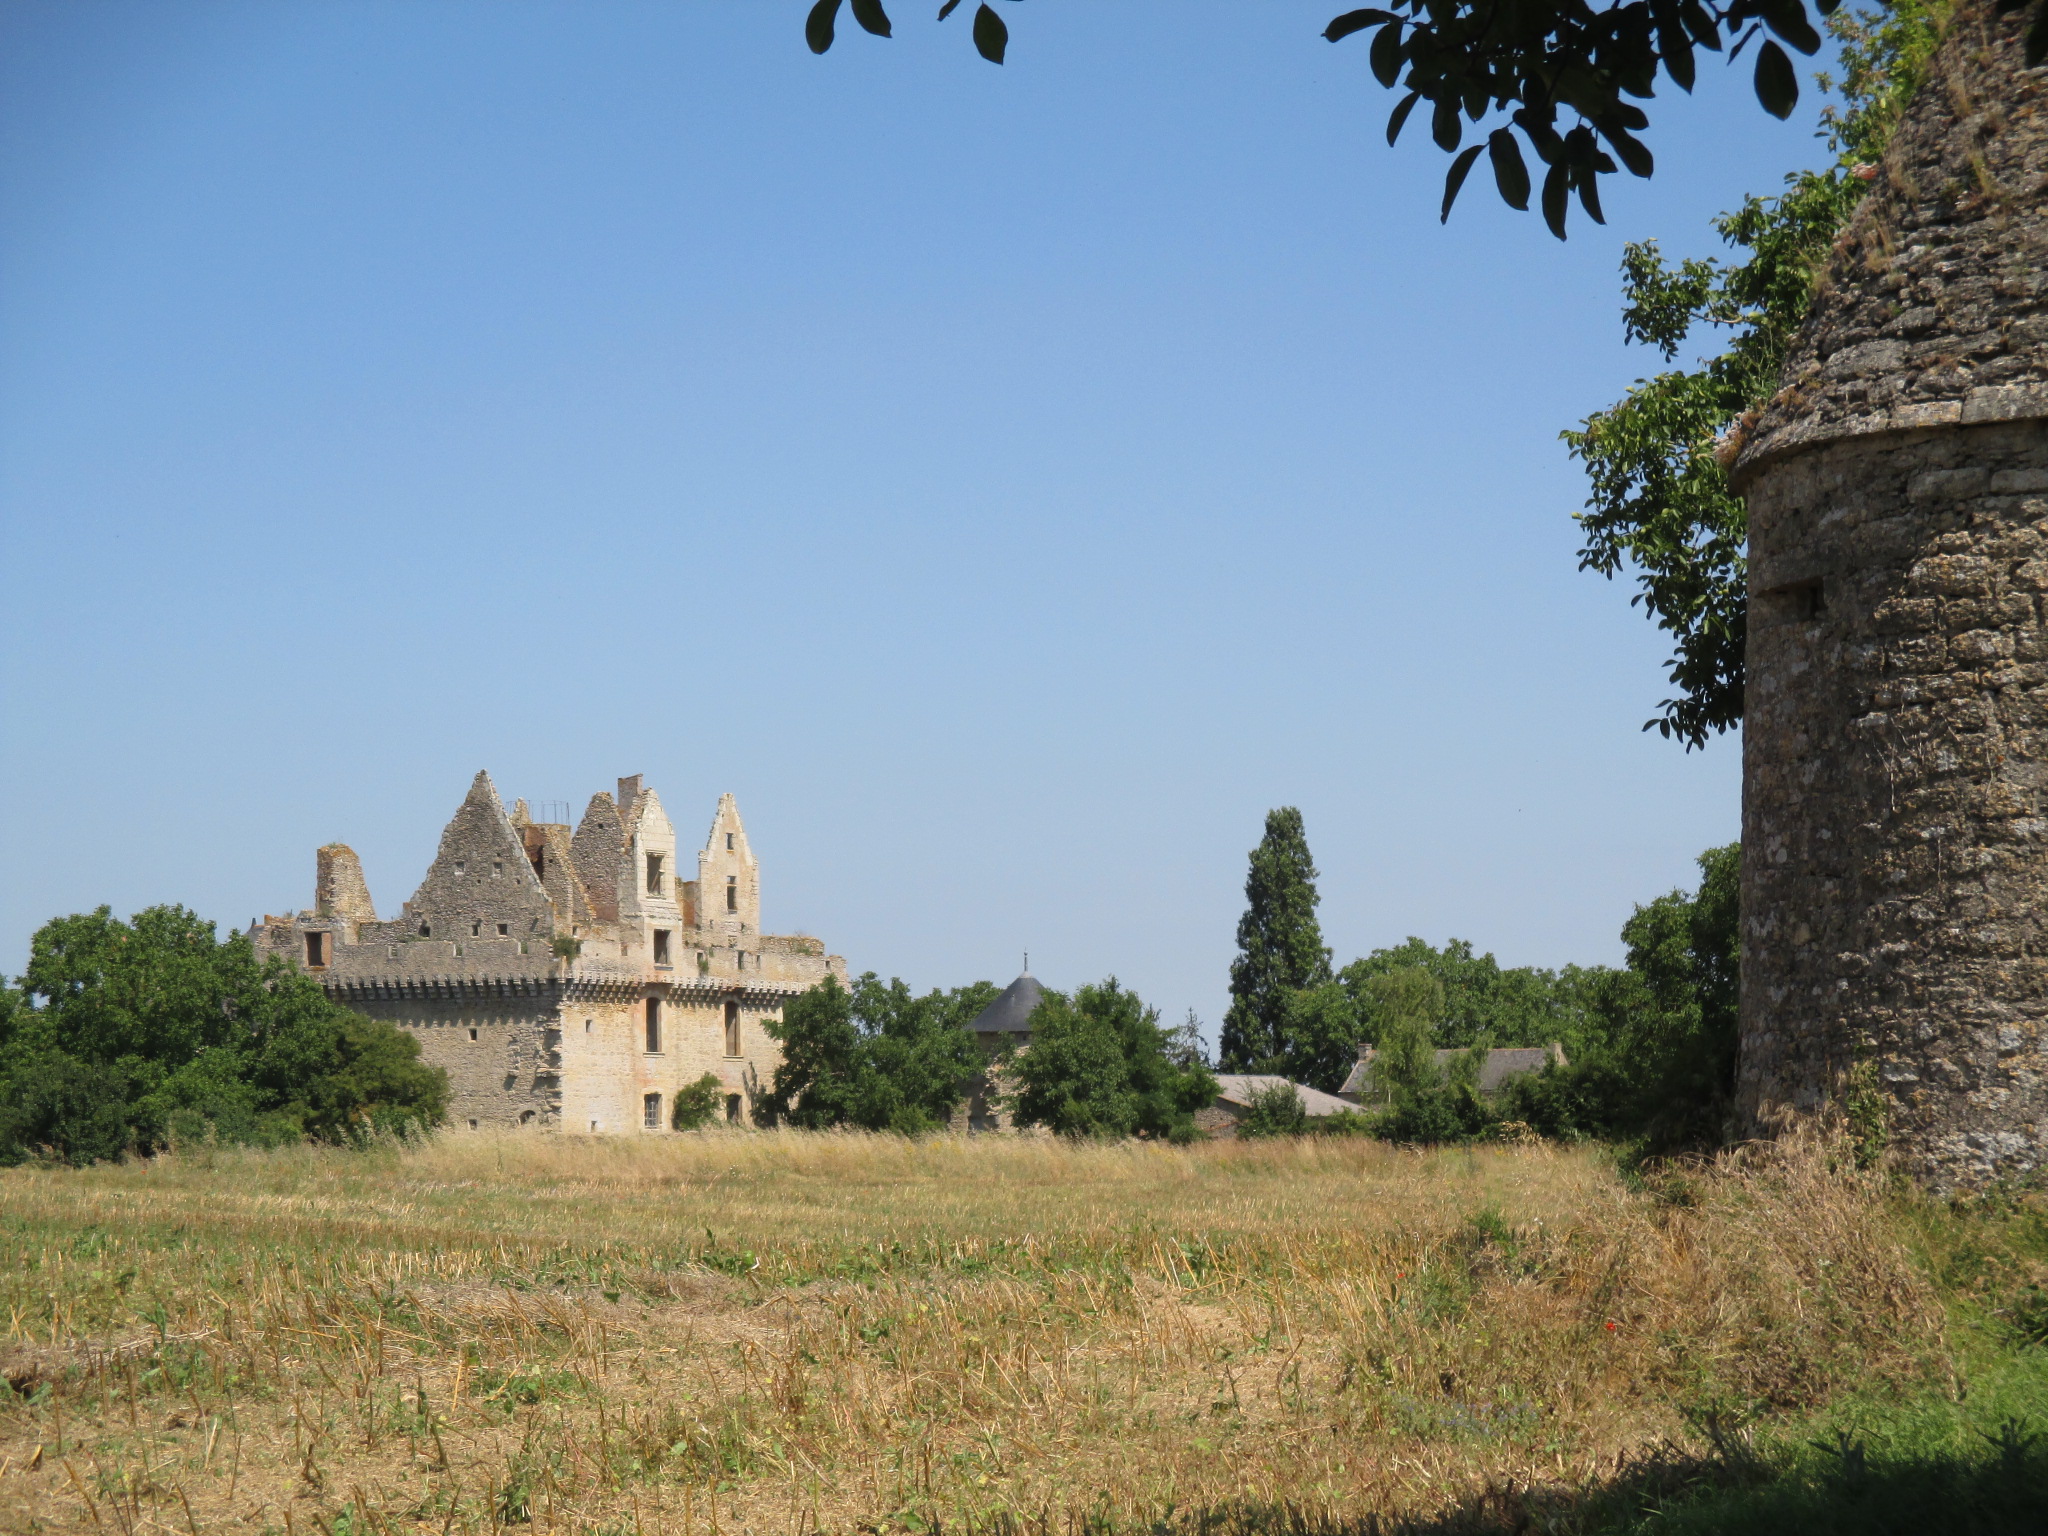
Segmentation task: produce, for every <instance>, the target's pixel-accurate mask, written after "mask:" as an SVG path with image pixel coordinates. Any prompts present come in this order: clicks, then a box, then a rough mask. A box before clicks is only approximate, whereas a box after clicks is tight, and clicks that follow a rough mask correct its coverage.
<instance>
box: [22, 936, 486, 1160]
mask: <svg viewBox="0 0 2048 1536" xmlns="http://www.w3.org/2000/svg"><path fill="white" fill-rule="evenodd" d="M24 994H25V996H24ZM9 996H10V999H11V1000H9V1001H6V1002H5V1003H4V1005H0V1160H8V1161H19V1160H20V1159H22V1158H24V1157H28V1156H33V1155H36V1154H38V1153H47V1154H50V1155H54V1156H57V1157H60V1158H62V1159H64V1160H66V1161H69V1162H74V1163H82V1162H91V1161H94V1160H96V1159H101V1158H107V1157H113V1156H118V1155H119V1154H121V1153H122V1152H126V1151H134V1152H150V1151H154V1150H156V1149H158V1148H160V1147H162V1146H164V1145H166V1144H167V1143H168V1142H169V1141H171V1140H172V1139H174V1138H180V1137H184V1138H195V1139H196V1138H202V1137H209V1136H210V1137H213V1138H215V1139H218V1140H222V1141H230V1142H256V1143H275V1142H280V1141H285V1140H295V1139H297V1138H300V1137H303V1136H312V1137H315V1138H317V1139H319V1140H323V1141H334V1142H340V1141H353V1140H358V1139H360V1138H362V1137H364V1136H366V1135H368V1134H371V1133H373V1132H375V1131H379V1130H389V1131H394V1132H401V1133H402V1132H407V1131H411V1130H416V1129H421V1128H424V1127H426V1126H430V1125H434V1124H437V1123H438V1122H439V1121H440V1119H441V1117H442V1115H443V1114H444V1113H445V1112H446V1109H447V1096H448V1085H447V1077H446V1074H444V1073H443V1072H441V1071H440V1069H439V1068H432V1067H427V1066H423V1065H422V1064H421V1063H420V1060H419V1042H417V1041H416V1040H414V1039H413V1038H412V1037H411V1036H409V1035H407V1034H405V1033H403V1032H402V1031H400V1030H398V1029H396V1028H394V1027H393V1026H391V1025H389V1024H385V1023H381V1022H378V1021H376V1020H371V1019H366V1018H362V1017H360V1016H359V1015H356V1014H352V1013H350V1012H348V1011H347V1010H346V1009H343V1008H340V1007H338V1006H336V1005H335V1004H334V1003H332V1002H330V1001H328V999H327V997H326V995H325V994H324V993H323V992H322V991H321V990H320V987H319V984H318V983H317V982H315V981H313V980H312V979H311V978H309V977H307V976H304V975H302V974H300V973H299V972H298V971H296V970H294V969H292V968H291V967H290V966H288V965H286V964H285V963H284V962H282V961H280V960H276V959H272V960H269V961H259V960H258V959H257V958H256V954H255V951H254V950H253V949H252V948H251V947H250V945H249V941H248V939H247V938H246V937H244V936H243V935H241V934H231V935H230V936H229V937H228V938H226V939H224V940H220V941H218V942H216V940H215V938H214V929H213V925H212V924H211V923H208V922H204V921H202V920H201V919H200V918H198V917H195V916H194V915H193V914H192V913H190V912H188V911H186V910H185V909H184V908H182V907H151V908H149V909H148V910H146V911H143V912H138V913H136V914H135V916H134V918H133V919H132V920H130V921H129V922H126V923H123V922H121V921H119V920H118V919H116V918H115V917H114V916H113V915H112V914H111V913H110V912H109V911H108V909H107V908H105V907H101V908H100V909H99V910H98V911H96V912H92V913H85V914H78V915H74V916H71V917H62V918H57V919H55V920H54V921H52V922H49V923H46V924H45V925H44V926H43V927H42V928H41V929H40V930H39V931H38V932H37V934H36V935H35V938H34V940H33V941H32V943H31V946H30V953H29V964H28V970H27V971H26V973H24V975H23V977H22V993H21V994H10V995H9Z"/></svg>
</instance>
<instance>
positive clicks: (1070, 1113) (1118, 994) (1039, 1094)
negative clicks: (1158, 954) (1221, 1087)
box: [1010, 976, 1216, 1141]
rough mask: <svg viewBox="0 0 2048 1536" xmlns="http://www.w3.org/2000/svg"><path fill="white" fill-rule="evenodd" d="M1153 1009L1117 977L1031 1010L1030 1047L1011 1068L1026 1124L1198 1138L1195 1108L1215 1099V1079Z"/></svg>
mask: <svg viewBox="0 0 2048 1536" xmlns="http://www.w3.org/2000/svg"><path fill="white" fill-rule="evenodd" d="M1178 1033H1179V1032H1178V1031H1173V1032H1169V1031H1167V1030H1164V1029H1161V1028H1160V1027H1159V1011H1158V1010H1157V1009H1156V1008H1148V1007H1146V1006H1145V1004H1144V1002H1143V1001H1142V1000H1141V999H1140V998H1139V997H1138V996H1137V994H1136V993H1133V992H1127V991H1125V990H1124V989H1123V987H1122V986H1120V985H1119V984H1118V982H1117V979H1116V978H1115V977H1114V976H1112V977H1110V978H1109V979H1108V980H1107V981H1105V982H1103V983H1102V984H1101V985H1100V986H1093V987H1082V988H1080V989H1079V990H1078V991H1076V992H1075V993H1074V995H1073V996H1072V997H1071V998H1069V997H1068V996H1067V995H1066V994H1064V993H1061V992H1050V991H1049V992H1047V993H1046V994H1045V999H1044V1001H1043V1002H1041V1003H1040V1004H1039V1005H1038V1008H1037V1009H1036V1011H1034V1012H1033V1013H1032V1015H1031V1044H1030V1047H1029V1048H1028V1049H1027V1050H1025V1051H1024V1052H1023V1053H1022V1054H1021V1055H1020V1056H1018V1057H1017V1058H1016V1061H1015V1063H1014V1064H1013V1065H1012V1067H1011V1069H1010V1071H1011V1075H1012V1077H1013V1078H1014V1080H1015V1082H1016V1084H1017V1087H1016V1091H1015V1092H1014V1093H1013V1094H1012V1095H1011V1099H1010V1108H1011V1112H1012V1113H1013V1114H1014V1115H1015V1117H1016V1120H1017V1123H1018V1124H1019V1125H1042V1126H1045V1127H1047V1128H1048V1129H1050V1130H1054V1131H1057V1132H1059V1133H1060V1134H1061V1135H1063V1136H1159V1137H1166V1138H1169V1139H1172V1140H1175V1141H1185V1140H1189V1139H1191V1138H1192V1137H1193V1136H1194V1135H1195V1122H1194V1114H1195V1111H1196V1110H1198V1109H1202V1108H1204V1107H1206V1106H1207V1105H1209V1104H1211V1103H1213V1102H1214V1101H1215V1098H1216V1079H1215V1078H1214V1077H1212V1076H1211V1075H1210V1073H1209V1069H1208V1068H1207V1067H1205V1066H1203V1065H1202V1063H1201V1061H1200V1060H1199V1059H1189V1056H1188V1053H1187V1052H1186V1050H1185V1049H1184V1048H1177V1042H1176V1036H1177V1034H1178Z"/></svg>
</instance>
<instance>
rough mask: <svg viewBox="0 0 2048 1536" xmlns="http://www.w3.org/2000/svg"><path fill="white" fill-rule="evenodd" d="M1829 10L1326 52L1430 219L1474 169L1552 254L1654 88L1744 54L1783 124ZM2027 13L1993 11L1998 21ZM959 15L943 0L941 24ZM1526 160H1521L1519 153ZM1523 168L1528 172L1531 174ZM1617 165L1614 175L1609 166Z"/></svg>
mask: <svg viewBox="0 0 2048 1536" xmlns="http://www.w3.org/2000/svg"><path fill="white" fill-rule="evenodd" d="M1840 3H1841V0H1814V3H1813V6H1812V7H1811V8H1810V9H1809V7H1808V6H1807V5H1806V4H1805V3H1803V0H1728V3H1726V4H1724V3H1722V0H1610V3H1608V4H1606V5H1603V6H1596V5H1592V4H1589V3H1587V0H1388V3H1387V4H1386V5H1385V6H1384V7H1380V6H1368V7H1364V8H1362V9H1358V10H1350V11H1346V12H1344V13H1343V14H1342V15H1340V16H1337V17H1335V18H1333V19H1332V20H1331V21H1330V23H1329V25H1327V26H1326V27H1325V28H1324V29H1323V36H1324V37H1325V38H1327V39H1328V40H1329V41H1331V42H1333V43H1335V42H1342V41H1343V40H1344V39H1346V38H1350V37H1362V36H1364V35H1366V34H1370V36H1371V43H1370V45H1369V46H1368V47H1367V49H1366V64H1367V67H1368V68H1369V69H1370V70H1371V71H1372V75H1373V78H1374V79H1375V80H1377V81H1378V82H1379V83H1380V84H1381V85H1383V86H1385V87H1387V88H1388V89H1390V90H1399V91H1400V92H1401V96H1400V99H1399V101H1398V102H1396V104H1395V106H1394V109H1393V112H1392V113H1391V114H1390V115H1389V117H1388V119H1387V142H1388V143H1389V144H1392V143H1393V142H1394V141H1395V140H1396V139H1397V138H1399V137H1400V134H1401V130H1402V128H1403V127H1404V126H1406V124H1407V122H1408V120H1409V118H1410V117H1411V116H1412V115H1414V113H1415V111H1416V109H1417V108H1418V107H1420V108H1423V109H1425V110H1424V114H1423V115H1424V116H1425V118H1426V119H1427V121H1428V123H1429V135H1430V138H1431V139H1432V140H1434V141H1435V143H1436V146H1437V147H1438V148H1439V149H1441V150H1442V151H1444V153H1446V154H1448V155H1451V156H1452V157H1453V158H1452V160H1451V164H1450V169H1449V171H1448V173H1447V174H1446V176H1445V178H1444V201H1443V217H1444V218H1446V219H1448V218H1449V217H1450V216H1451V204H1452V203H1453V202H1454V201H1455V200H1456V199H1457V196H1458V192H1459V189H1460V188H1461V187H1462V186H1463V185H1464V183H1465V178H1466V177H1467V176H1468V175H1470V174H1471V171H1472V169H1473V167H1474V166H1475V165H1477V164H1478V162H1479V158H1480V156H1481V155H1482V154H1483V155H1484V156H1485V157H1486V160H1487V166H1488V169H1489V170H1490V171H1491V172H1492V175H1493V182H1494V186H1495V188H1496V189H1497V190H1498V191H1499V193H1500V196H1501V198H1502V200H1503V201H1505V202H1506V203H1507V204H1508V206H1509V207H1511V208H1518V209H1527V208H1528V207H1529V202H1530V198H1531V197H1532V195H1533V196H1534V197H1535V199H1536V203H1537V206H1538V207H1539V208H1540V209H1541V210H1542V213H1543V221H1544V223H1545V224H1547V225H1548V226H1549V227H1550V231H1551V233H1552V234H1554V235H1556V236H1557V237H1558V238H1559V239H1560V240H1562V239H1563V238H1564V234H1565V219H1566V216H1567V213H1568V212H1569V209H1570V205H1571V203H1572V201H1573V199H1574V198H1576V199H1577V201H1578V204H1579V206H1580V208H1581V209H1583V210H1584V212H1585V214H1586V216H1587V217H1588V218H1590V219H1592V220H1593V221H1594V222H1595V223H1596V224H1597V223H1604V222H1605V219H1604V218H1603V216H1602V214H1601V211H1600V178H1601V177H1602V176H1606V175H1610V174H1612V173H1614V172H1615V171H1616V170H1618V169H1620V168H1621V167H1626V168H1627V169H1628V170H1629V172H1630V173H1631V174H1633V175H1636V176H1648V175H1650V174H1651V172H1652V171H1653V170H1654V168H1655V160H1654V158H1653V157H1652V155H1651V153H1650V149H1649V146H1648V145H1647V144H1645V143H1644V142H1643V140H1642V139H1641V137H1640V136H1639V135H1641V134H1642V133H1643V132H1644V131H1645V130H1647V129H1648V128H1649V126H1650V116H1649V113H1648V112H1647V111H1646V110H1645V109H1644V107H1643V106H1642V105H1641V103H1643V102H1646V101H1649V100H1651V99H1652V98H1653V97H1654V96H1655V94H1656V88H1657V84H1658V81H1659V80H1660V79H1663V80H1668V81H1670V83H1671V84H1673V85H1675V86H1677V87H1678V88H1679V89H1680V90H1682V91H1690V90H1691V89H1692V86H1693V80H1694V78H1695V74H1696V72H1697V70H1698V67H1699V56H1700V54H1701V53H1702V52H1706V53H1725V54H1726V55H1727V57H1728V60H1729V62H1730V63H1733V62H1734V61H1735V60H1737V59H1739V58H1741V57H1742V55H1743V54H1744V53H1748V55H1749V57H1750V60H1751V62H1750V66H1749V67H1750V71H1751V79H1752V81H1753V83H1754V85H1755V89H1756V95H1757V100H1758V101H1759V102H1761V103H1762V105H1763V108H1764V110H1765V111H1767V112H1769V113H1770V114H1771V115H1772V116H1774V117H1789V116H1790V115H1791V113H1792V108H1793V107H1794V106H1795V105H1796V104H1797V103H1798V100H1799V76H1798V73H1797V71H1796V70H1795V69H1794V68H1793V64H1792V59H1791V55H1790V54H1788V53H1787V52H1786V51H1785V50H1786V48H1788V47H1789V48H1791V49H1792V50H1794V51H1795V52H1797V53H1803V54H1812V53H1815V52H1817V51H1818V50H1819V48H1820V42H1821V39H1820V33H1819V32H1818V31H1817V30H1816V29H1815V21H1816V19H1818V18H1825V17H1830V16H1832V15H1834V14H1835V12H1836V9H1837V7H1838V6H1839V5H1840ZM2029 3H2033V0H1998V5H1999V9H2000V10H2002V11H2010V10H2018V9H2020V8H2022V7H2023V6H2025V5H2027V4H2029ZM959 4H960V0H944V4H942V5H941V6H940V8H939V19H940V20H941V21H943V20H945V19H946V18H947V17H948V16H950V15H952V14H953V12H954V11H955V10H956V9H957V8H958V6H959ZM840 10H841V0H814V3H813V4H812V5H811V7H810V10H809V13H808V15H807V16H806V18H805V22H804V36H805V38H806V40H807V41H808V42H809V44H810V46H811V50H812V52H814V53H823V52H825V51H826V50H827V49H829V48H830V47H831V46H832V44H833V41H834V38H835V36H836V29H837V23H838V19H839V14H840ZM851 10H852V13H853V19H854V20H855V22H857V23H858V24H859V25H860V27H861V28H862V29H863V30H864V31H867V32H869V33H872V34H873V35H875V36H876V37H887V36H889V35H890V32H891V30H892V29H891V25H890V21H889V16H888V12H887V10H886V9H885V8H884V6H883V4H882V0H851ZM970 32H971V35H972V37H973V40H974V47H975V50H976V51H977V52H979V53H980V54H981V56H982V57H983V58H985V59H987V60H988V61H989V62H990V63H992V64H1000V63H1002V62H1003V60H1004V58H1005V57H1006V56H1007V53H1008V50H1009V44H1010V29H1009V26H1008V25H1007V23H1005V22H1004V20H1003V18H1002V16H1001V14H1000V13H999V12H998V11H997V9H996V8H995V7H994V6H993V5H990V4H988V3H986V0H981V3H978V4H977V5H976V7H975V10H974V15H973V21H972V23H971V26H970ZM2044 51H2048V0H2038V3H2036V8H2035V14H2034V21H2033V25H2032V27H2031V29H2030V31H2029V33H2028V40H2027V60H2028V63H2029V64H2037V63H2039V62H2040V60H2041V58H2042V56H2043V53H2044ZM1525 146H1526V148H1527V150H1528V151H1529V153H1527V154H1525V153H1524V147H1525ZM1529 154H1533V155H1534V157H1535V160H1536V162H1537V167H1538V169H1539V171H1540V177H1541V179H1540V183H1539V181H1538V180H1537V179H1536V177H1537V172H1532V170H1531V167H1530V164H1529ZM1617 162H1618V164H1617Z"/></svg>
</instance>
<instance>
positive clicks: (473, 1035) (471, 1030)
mask: <svg viewBox="0 0 2048 1536" xmlns="http://www.w3.org/2000/svg"><path fill="white" fill-rule="evenodd" d="M469 1038H470V1039H472V1040H474V1039H475V1038H476V1026H475V1025H474V1024H472V1025H470V1026H469Z"/></svg>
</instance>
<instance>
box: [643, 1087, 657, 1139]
mask: <svg viewBox="0 0 2048 1536" xmlns="http://www.w3.org/2000/svg"><path fill="white" fill-rule="evenodd" d="M640 1123H641V1124H642V1125H644V1126H646V1127H647V1129H648V1130H650V1131H658V1130H660V1129H661V1095H660V1094H658V1093H650V1094H648V1095H646V1096H645V1097H644V1098H642V1099H641V1100H640Z"/></svg>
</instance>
